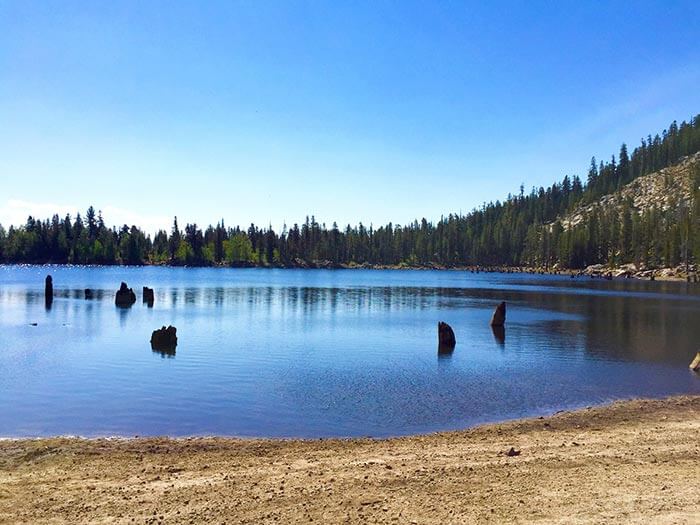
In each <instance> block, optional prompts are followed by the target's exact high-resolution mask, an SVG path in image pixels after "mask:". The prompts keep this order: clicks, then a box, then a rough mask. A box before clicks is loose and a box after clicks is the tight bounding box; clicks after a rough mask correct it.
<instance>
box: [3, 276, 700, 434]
mask: <svg viewBox="0 0 700 525" xmlns="http://www.w3.org/2000/svg"><path fill="white" fill-rule="evenodd" d="M49 273H50V274H51V275H52V276H53V286H54V290H55V299H54V301H53V303H52V304H51V306H50V308H47V306H46V305H45V303H44V277H45V276H46V275H47V274H49ZM121 281H126V282H127V283H128V284H129V286H130V287H133V289H134V291H135V292H136V293H137V298H138V300H137V302H136V303H135V304H134V305H133V306H132V307H131V308H126V309H124V308H117V307H116V306H115V304H114V293H115V291H116V290H117V288H118V287H119V283H120V282H121ZM143 286H149V287H151V288H154V289H155V302H154V305H153V307H152V308H149V307H148V306H147V305H146V304H143V303H142V301H141V288H142V287H143ZM85 288H90V289H93V290H95V298H94V299H90V300H86V299H85V298H84V297H85V295H84V289H85ZM500 301H507V303H508V318H507V322H506V327H505V330H504V331H502V332H500V331H494V330H492V329H491V327H490V326H489V319H490V317H491V314H492V312H493V309H494V307H495V306H496V305H497V304H498V303H499V302H500ZM438 321H446V322H447V323H449V324H450V325H451V326H452V327H453V329H454V331H455V334H456V338H457V346H456V347H455V349H454V350H453V351H452V352H441V353H439V352H438V347H437V323H438ZM34 323H36V325H34ZM169 324H172V325H175V326H176V327H177V329H178V339H179V341H178V345H177V348H176V350H175V351H174V352H155V351H153V350H152V349H151V345H150V343H149V340H150V337H151V332H152V331H153V330H154V329H156V328H159V327H160V326H162V325H169ZM699 349H700V286H699V285H694V284H686V283H662V282H639V281H628V280H624V281H612V282H610V281H602V280H589V279H581V280H579V279H575V280H574V279H569V278H568V277H557V276H533V275H524V274H471V273H468V272H461V271H411V270H266V269H193V268H161V267H143V268H123V267H104V268H99V267H97V268H96V267H89V268H86V267H67V266H52V267H48V266H47V267H41V266H27V267H20V266H0V436H4V437H15V436H47V435H58V434H61V435H63V434H69V435H84V436H105V435H123V436H133V435H166V434H167V435H174V436H186V435H210V434H218V435H230V436H270V437H278V436H284V437H326V436H377V437H385V436H395V435H404V434H413V433H423V432H431V431H438V430H450V429H458V428H464V427H467V426H470V425H475V424H478V423H482V422H488V421H498V420H505V419H512V418H517V417H523V416H534V415H543V414H549V413H552V412H555V411H557V410H561V409H568V408H577V407H582V406H587V405H591V404H596V403H602V402H607V401H611V400H614V399H622V398H629V397H638V396H646V397H661V396H666V395H671V394H683V393H694V394H698V393H700V376H698V375H696V374H694V373H693V372H691V371H690V370H689V369H688V364H689V362H690V360H691V359H692V357H693V356H694V355H695V352H697V351H698V350H699Z"/></svg>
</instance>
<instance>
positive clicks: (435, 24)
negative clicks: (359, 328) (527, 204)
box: [0, 0, 700, 231]
mask: <svg viewBox="0 0 700 525" xmlns="http://www.w3.org/2000/svg"><path fill="white" fill-rule="evenodd" d="M698 112H700V2H698V1H697V0H695V1H689V2H670V1H660V2H643V1H642V2H629V3H623V2H593V1H586V2H578V1H577V2H574V1H561V2H533V1H523V2H433V1H427V0H426V1H423V2H408V1H390V2H389V1H387V2H382V1H369V2H355V1H352V2H335V1H333V2H331V1H319V0H315V1H310V2H293V1H285V2H281V1H280V2H267V1H247V2H233V1H223V2H213V1H207V2H200V1H191V2H174V1H172V2H171V1H168V2H156V1H148V2H128V1H119V2H70V1H60V2H32V1H26V0H22V1H18V2H8V1H6V0H0V222H2V223H3V224H5V225H6V226H7V223H8V222H9V221H17V220H21V221H22V222H24V219H25V218H26V215H27V214H29V213H31V214H33V215H38V216H41V217H45V216H48V214H49V212H50V211H52V210H53V209H54V208H57V209H58V211H61V212H65V211H67V210H69V211H71V212H72V213H73V214H74V213H75V211H78V210H81V211H82V210H84V209H85V208H86V207H87V206H88V205H90V204H93V205H94V206H95V207H96V208H98V209H102V210H104V211H105V215H106V217H105V218H106V220H107V222H108V223H115V222H124V221H127V222H129V223H131V222H138V223H139V224H140V225H142V226H145V227H146V228H147V229H148V230H149V231H152V230H153V229H155V228H157V227H159V226H160V227H163V228H169V227H170V225H171V222H172V216H173V215H178V217H179V220H180V224H181V225H184V223H185V222H188V221H189V222H192V221H196V222H197V223H198V224H201V225H206V224H208V223H214V222H216V221H217V220H218V219H219V218H222V217H223V218H224V219H225V220H226V223H227V224H229V225H233V224H241V225H246V224H248V223H250V222H251V221H255V222H256V223H257V224H259V225H262V226H266V225H267V224H268V223H271V224H272V225H273V227H274V228H276V229H279V227H280V226H281V224H282V222H283V221H286V222H287V224H289V225H291V224H292V223H294V222H301V221H303V219H304V216H305V215H306V214H315V215H316V217H317V219H318V220H319V222H327V223H328V224H330V223H331V222H332V221H333V220H337V221H338V223H339V224H341V225H344V224H346V223H348V222H351V223H353V224H354V223H357V222H358V221H362V222H364V223H365V224H369V223H374V224H375V225H378V224H383V223H386V222H388V221H392V222H394V223H399V224H405V223H406V222H408V221H410V220H412V219H414V218H421V217H426V218H428V219H431V220H433V219H438V218H439V217H440V215H442V214H447V213H450V212H459V211H460V210H461V211H462V212H467V211H469V210H470V209H472V208H474V207H476V206H479V205H480V204H481V203H482V202H484V201H488V200H496V199H503V198H504V197H506V195H507V194H508V193H509V192H512V193H516V192H517V191H518V187H519V185H520V184H521V182H522V183H524V184H525V187H526V188H530V187H531V186H533V185H536V186H539V185H548V184H551V183H552V182H554V181H555V180H559V179H560V178H561V177H563V175H565V174H575V173H578V174H583V173H585V170H586V168H587V166H588V163H589V161H590V157H591V156H592V155H595V156H597V157H598V158H600V157H604V158H608V157H609V155H610V154H612V153H616V152H617V151H618V149H619V145H620V143H621V142H623V141H625V142H627V143H628V144H629V145H630V146H631V147H634V146H636V145H637V144H638V142H639V139H640V138H641V137H642V136H646V134H647V133H650V132H656V131H659V132H660V131H662V130H663V129H664V127H666V126H667V124H668V123H669V122H670V121H671V120H673V119H678V120H679V121H680V120H682V119H687V118H689V117H690V116H692V115H693V114H695V113H698ZM15 217H21V219H16V218H15Z"/></svg>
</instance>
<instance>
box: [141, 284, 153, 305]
mask: <svg viewBox="0 0 700 525" xmlns="http://www.w3.org/2000/svg"><path fill="white" fill-rule="evenodd" d="M154 300H155V294H154V292H153V288H149V287H148V286H144V287H143V302H144V303H147V304H148V306H153V301H154Z"/></svg>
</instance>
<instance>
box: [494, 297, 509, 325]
mask: <svg viewBox="0 0 700 525" xmlns="http://www.w3.org/2000/svg"><path fill="white" fill-rule="evenodd" d="M505 323H506V302H505V301H503V302H501V304H499V305H498V306H497V307H496V310H495V311H494V312H493V316H492V317H491V326H503V325H504V324H505Z"/></svg>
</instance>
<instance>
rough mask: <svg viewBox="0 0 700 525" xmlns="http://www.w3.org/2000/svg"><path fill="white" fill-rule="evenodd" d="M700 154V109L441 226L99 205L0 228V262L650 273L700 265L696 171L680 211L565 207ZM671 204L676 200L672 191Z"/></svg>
mask: <svg viewBox="0 0 700 525" xmlns="http://www.w3.org/2000/svg"><path fill="white" fill-rule="evenodd" d="M698 151H700V115H697V116H695V117H694V118H692V119H690V120H689V121H688V122H685V121H684V122H682V123H681V124H680V125H679V124H677V123H676V122H675V121H674V122H673V123H672V124H671V125H670V126H669V127H668V129H666V130H664V131H663V132H662V133H661V134H656V135H655V136H653V137H652V136H651V135H649V136H648V137H646V138H644V139H642V140H641V143H640V144H639V145H638V146H637V147H636V148H634V150H633V151H632V152H631V153H630V152H629V151H628V148H627V146H626V145H625V144H622V146H621V147H620V150H619V152H618V153H617V155H612V156H611V158H610V159H609V160H607V161H600V162H598V161H597V160H596V159H595V158H593V159H592V160H591V164H590V167H589V168H588V171H587V174H586V176H585V178H581V177H579V176H572V177H570V176H568V175H567V176H565V177H563V179H562V180H561V181H560V182H557V183H555V184H552V185H551V186H550V187H548V188H542V187H540V188H532V190H531V191H530V192H529V193H526V192H525V190H524V187H523V186H521V187H520V191H519V192H518V193H517V194H516V195H508V197H507V198H506V199H505V200H503V201H496V202H491V203H489V204H485V205H483V206H482V207H481V208H479V209H475V210H473V211H471V212H469V213H467V214H448V215H447V216H443V217H442V218H440V220H438V221H437V222H431V221H428V220H426V219H421V220H415V221H414V222H412V223H410V224H405V225H398V224H392V223H389V224H386V225H384V226H380V227H374V226H373V225H369V226H366V225H363V224H362V223H360V224H357V225H355V226H351V225H348V226H345V227H344V228H342V227H339V226H338V225H337V224H336V223H333V224H332V225H330V226H327V225H326V224H319V223H318V222H317V221H316V220H315V218H314V217H313V216H311V217H310V218H309V217H307V218H306V220H305V221H304V222H303V223H301V225H299V224H293V225H291V226H290V227H287V226H285V227H284V228H283V229H282V231H279V232H275V231H274V230H273V229H272V228H271V227H268V228H261V227H259V226H256V225H254V224H251V225H250V226H249V227H247V228H241V227H239V226H236V227H229V226H225V224H224V221H223V220H221V221H220V222H218V223H217V224H216V225H214V226H212V225H209V226H207V227H205V228H202V227H200V226H198V225H197V224H185V226H184V228H181V226H180V225H179V224H178V221H177V218H175V220H174V221H173V225H172V228H171V230H170V231H169V232H168V231H159V232H157V233H156V234H155V235H154V236H153V237H151V236H150V235H148V234H146V233H144V231H143V230H141V229H139V227H138V226H136V225H131V226H129V225H123V226H121V227H114V226H108V225H107V224H106V223H105V218H103V217H102V214H101V213H100V212H99V211H96V210H95V209H94V208H93V207H92V206H91V207H89V208H88V209H87V211H86V212H85V214H84V215H81V214H77V215H76V216H75V217H72V216H70V215H66V216H65V217H59V216H58V215H54V216H53V217H51V218H47V219H40V218H36V217H32V216H30V217H28V219H27V221H26V223H25V224H23V225H6V226H7V227H3V226H2V225H0V262H3V263H39V264H41V263H57V264H64V263H67V264H103V265H114V264H126V265H141V264H169V265H188V266H213V265H229V266H279V267H300V266H302V267H303V266H307V265H308V266H315V265H323V266H342V265H354V264H357V265H373V266H382V265H391V266H440V267H459V266H529V267H540V268H552V267H554V266H555V265H558V266H559V267H561V268H572V269H576V268H584V267H586V266H588V265H591V264H599V263H604V264H609V265H611V266H615V265H620V264H623V263H629V262H634V263H636V264H638V265H641V266H644V267H647V268H657V267H662V266H675V265H678V264H681V263H685V262H690V263H694V262H696V261H700V232H699V231H698V227H699V225H700V190H699V188H700V168H699V167H698V164H695V167H694V168H693V170H694V171H693V173H691V177H692V178H693V184H692V186H691V187H692V190H691V193H690V195H688V196H685V198H680V197H681V196H677V197H678V199H677V200H678V202H676V203H675V205H673V206H667V207H664V208H665V209H661V208H652V209H649V210H645V211H643V212H641V213H640V212H639V211H638V210H636V209H635V208H634V207H633V206H632V204H631V202H625V203H623V205H622V208H621V209H618V208H614V209H609V210H606V209H603V210H598V211H596V212H594V213H592V214H591V215H589V216H587V217H585V219H584V220H583V221H581V222H580V223H578V224H576V225H575V226H571V227H565V226H564V224H563V223H562V221H561V218H562V217H564V216H566V214H567V213H569V212H571V211H572V210H574V209H576V208H577V207H581V206H584V205H586V204H589V203H594V202H596V201H598V200H599V199H600V198H601V197H603V196H605V195H608V194H611V193H614V192H616V191H618V190H620V189H621V188H622V187H623V186H624V185H626V184H628V183H629V182H631V181H633V180H635V179H636V178H638V177H641V176H643V175H647V174H650V173H653V172H656V171H658V170H660V169H662V168H666V167H669V166H673V165H674V164H676V163H678V162H679V161H680V160H681V159H683V158H684V157H686V156H688V155H692V154H694V153H697V152H698ZM669 197H670V198H671V199H673V198H674V196H669Z"/></svg>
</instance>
